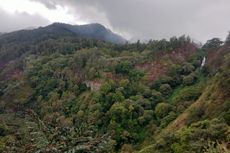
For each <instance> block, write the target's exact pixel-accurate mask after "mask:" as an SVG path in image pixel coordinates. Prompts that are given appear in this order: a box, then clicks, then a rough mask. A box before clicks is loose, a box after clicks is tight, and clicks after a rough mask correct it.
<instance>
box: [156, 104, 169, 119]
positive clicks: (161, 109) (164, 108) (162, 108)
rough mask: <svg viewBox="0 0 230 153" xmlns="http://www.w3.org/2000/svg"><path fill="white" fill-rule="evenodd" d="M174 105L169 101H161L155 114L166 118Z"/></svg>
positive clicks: (159, 117)
mask: <svg viewBox="0 0 230 153" xmlns="http://www.w3.org/2000/svg"><path fill="white" fill-rule="evenodd" d="M171 109H172V107H171V105H169V104H168V103H159V104H157V106H156V108H155V114H156V117H157V118H158V119H161V118H164V117H165V116H167V115H168V113H169V112H170V111H171Z"/></svg>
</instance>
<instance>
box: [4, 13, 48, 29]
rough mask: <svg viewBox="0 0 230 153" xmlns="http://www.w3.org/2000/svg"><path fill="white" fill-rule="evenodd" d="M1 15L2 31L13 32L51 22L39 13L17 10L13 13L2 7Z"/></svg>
mask: <svg viewBox="0 0 230 153" xmlns="http://www.w3.org/2000/svg"><path fill="white" fill-rule="evenodd" d="M0 17H1V26H0V32H11V31H15V30H19V29H25V28H35V27H37V26H42V25H47V24H48V23H49V21H48V20H47V19H45V18H43V17H41V16H39V15H30V14H27V13H25V12H23V13H19V12H15V13H14V14H11V13H7V12H5V11H4V10H2V9H0Z"/></svg>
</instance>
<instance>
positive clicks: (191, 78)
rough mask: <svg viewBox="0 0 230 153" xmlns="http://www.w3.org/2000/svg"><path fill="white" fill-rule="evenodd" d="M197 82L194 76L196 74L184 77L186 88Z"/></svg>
mask: <svg viewBox="0 0 230 153" xmlns="http://www.w3.org/2000/svg"><path fill="white" fill-rule="evenodd" d="M195 82H196V77H195V76H194V74H190V75H188V76H184V77H183V84H184V85H185V86H189V85H192V84H194V83H195Z"/></svg>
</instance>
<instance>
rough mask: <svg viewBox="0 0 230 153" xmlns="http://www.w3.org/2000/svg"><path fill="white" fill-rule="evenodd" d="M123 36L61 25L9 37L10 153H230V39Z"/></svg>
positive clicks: (0, 94) (3, 146)
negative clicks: (130, 40) (136, 38)
mask: <svg viewBox="0 0 230 153" xmlns="http://www.w3.org/2000/svg"><path fill="white" fill-rule="evenodd" d="M105 35H106V36H108V37H105ZM113 36H114V35H113V34H112V33H111V32H110V31H109V30H107V29H105V28H104V27H103V26H101V25H98V24H90V25H86V26H71V25H66V24H60V23H55V24H52V25H49V26H47V27H43V28H38V29H35V30H23V31H17V32H13V33H8V34H4V35H2V36H1V37H0V152H4V153H8V152H13V153H14V152H15V153H25V152H28V153H36V152H41V153H51V152H52V153H62V152H64V153H74V152H79V153H113V152H121V153H132V152H136V153H228V152H229V150H230V149H229V148H230V144H229V142H230V44H229V41H226V42H225V43H224V42H222V41H220V39H218V38H213V39H210V40H209V41H207V43H206V44H205V45H203V47H202V48H200V47H198V45H197V44H195V43H194V42H192V41H191V39H190V38H189V37H186V36H180V37H172V38H170V39H169V40H166V39H162V40H150V41H149V42H148V43H141V42H140V41H137V42H136V43H123V42H124V40H123V39H122V38H120V37H116V40H115V41H114V37H113ZM111 37H112V38H113V39H112V38H111ZM102 40H105V41H102ZM112 40H113V41H112ZM107 41H108V42H107ZM111 42H115V43H111ZM118 42H119V43H118Z"/></svg>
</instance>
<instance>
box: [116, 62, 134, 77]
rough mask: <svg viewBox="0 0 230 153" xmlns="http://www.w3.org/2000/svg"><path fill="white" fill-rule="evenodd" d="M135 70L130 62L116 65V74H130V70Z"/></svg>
mask: <svg viewBox="0 0 230 153" xmlns="http://www.w3.org/2000/svg"><path fill="white" fill-rule="evenodd" d="M132 68H133V65H132V64H131V63H130V62H128V61H123V62H121V63H119V64H117V65H116V67H115V72H116V74H126V75H127V74H129V72H130V70H131V69H132Z"/></svg>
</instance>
